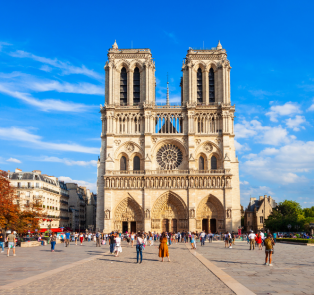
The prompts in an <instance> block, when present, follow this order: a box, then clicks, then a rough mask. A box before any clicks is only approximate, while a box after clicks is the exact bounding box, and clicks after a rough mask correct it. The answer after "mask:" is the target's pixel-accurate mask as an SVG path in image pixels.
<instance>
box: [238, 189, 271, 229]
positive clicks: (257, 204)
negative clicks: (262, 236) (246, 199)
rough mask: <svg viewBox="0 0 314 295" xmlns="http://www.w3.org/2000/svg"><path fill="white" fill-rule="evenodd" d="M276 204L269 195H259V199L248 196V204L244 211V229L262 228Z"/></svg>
mask: <svg viewBox="0 0 314 295" xmlns="http://www.w3.org/2000/svg"><path fill="white" fill-rule="evenodd" d="M276 206H277V204H276V202H275V200H274V199H273V198H272V197H271V196H267V195H264V196H260V197H259V200H256V198H250V204H249V205H248V207H247V209H246V210H245V213H244V229H245V230H246V231H250V230H253V231H254V232H257V231H259V230H262V229H264V222H265V220H266V219H267V218H268V216H269V215H270V214H271V213H272V211H273V208H275V207H276Z"/></svg>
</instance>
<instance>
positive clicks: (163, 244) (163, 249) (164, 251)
mask: <svg viewBox="0 0 314 295" xmlns="http://www.w3.org/2000/svg"><path fill="white" fill-rule="evenodd" d="M159 257H161V262H164V257H168V261H169V262H170V258H169V250H168V245H167V237H166V234H165V233H164V232H163V233H162V234H161V237H160V245H159Z"/></svg>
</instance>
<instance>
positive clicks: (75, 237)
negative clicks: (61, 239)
mask: <svg viewBox="0 0 314 295" xmlns="http://www.w3.org/2000/svg"><path fill="white" fill-rule="evenodd" d="M74 240H75V246H77V240H78V233H77V232H75V234H74Z"/></svg>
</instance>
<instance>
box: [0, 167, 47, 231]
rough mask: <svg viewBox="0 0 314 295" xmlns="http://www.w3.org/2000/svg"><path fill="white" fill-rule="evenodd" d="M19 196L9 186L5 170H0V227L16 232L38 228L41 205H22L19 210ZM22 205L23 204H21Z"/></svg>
mask: <svg viewBox="0 0 314 295" xmlns="http://www.w3.org/2000/svg"><path fill="white" fill-rule="evenodd" d="M18 200H19V197H18V196H17V195H16V192H15V190H14V188H12V187H11V186H10V181H9V179H8V178H7V173H6V172H5V171H1V172H0V227H2V228H4V229H5V230H7V229H12V230H15V231H17V232H18V233H23V232H27V231H28V230H31V231H34V230H35V229H39V222H40V218H41V217H42V206H41V204H40V203H30V204H29V205H27V206H26V205H24V206H25V207H24V208H23V210H21V207H20V205H19V204H18ZM22 206H23V205H22Z"/></svg>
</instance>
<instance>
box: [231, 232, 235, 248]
mask: <svg viewBox="0 0 314 295" xmlns="http://www.w3.org/2000/svg"><path fill="white" fill-rule="evenodd" d="M231 237H232V245H234V241H235V233H234V231H232V234H231Z"/></svg>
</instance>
